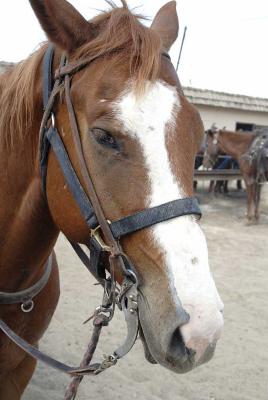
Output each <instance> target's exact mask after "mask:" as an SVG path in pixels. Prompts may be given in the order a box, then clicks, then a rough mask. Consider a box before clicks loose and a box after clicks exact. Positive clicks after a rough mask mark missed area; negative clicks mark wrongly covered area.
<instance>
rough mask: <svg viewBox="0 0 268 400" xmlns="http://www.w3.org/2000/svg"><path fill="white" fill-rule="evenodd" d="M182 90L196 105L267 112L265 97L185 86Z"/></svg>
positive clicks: (267, 104) (267, 103)
mask: <svg viewBox="0 0 268 400" xmlns="http://www.w3.org/2000/svg"><path fill="white" fill-rule="evenodd" d="M183 91H184V94H185V96H186V97H187V98H188V100H189V101H190V102H191V103H193V104H196V105H206V106H212V107H220V108H232V109H239V110H245V111H257V112H265V113H268V99H265V98H261V97H250V96H244V95H240V94H232V93H224V92H216V91H213V90H207V89H197V88H193V87H187V86H186V87H183Z"/></svg>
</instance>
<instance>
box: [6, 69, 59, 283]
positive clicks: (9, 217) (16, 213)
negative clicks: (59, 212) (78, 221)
mask: <svg viewBox="0 0 268 400" xmlns="http://www.w3.org/2000/svg"><path fill="white" fill-rule="evenodd" d="M37 73H38V76H37V77H36V78H37V85H36V90H37V92H36V93H35V97H36V103H35V111H34V113H33V121H34V123H33V124H29V126H28V127H27V128H26V131H25V132H24V137H23V140H21V139H20V138H18V139H17V140H13V141H12V146H8V145H7V143H6V141H5V140H4V132H0V166H1V168H0V187H1V195H0V196H1V198H0V202H1V208H0V226H1V231H0V269H1V279H0V288H1V289H0V290H4V291H14V290H18V289H19V288H21V287H23V288H25V287H27V286H30V285H31V284H32V282H34V281H36V278H38V277H39V276H40V274H41V273H42V271H43V264H44V263H45V261H46V260H47V258H48V257H49V255H50V253H51V252H52V249H53V246H54V244H55V241H56V239H57V236H58V229H57V228H56V226H55V225H54V223H53V221H52V218H51V215H50V212H49V209H48V205H47V203H46V200H45V199H44V196H43V194H42V190H41V180H40V173H39V162H38V158H39V156H38V133H39V126H40V123H41V118H42V89H41V84H40V82H41V67H40V68H39V71H38V72H37ZM38 82H39V84H38ZM6 84H7V85H8V84H9V82H8V75H7V76H6ZM1 85H3V80H1ZM0 109H1V98H0ZM30 125H31V126H30ZM5 134H6V132H5ZM7 134H9V132H8V133H7ZM10 134H11V132H10ZM12 134H13V135H14V132H12ZM10 276H12V279H10Z"/></svg>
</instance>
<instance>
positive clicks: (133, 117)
mask: <svg viewBox="0 0 268 400" xmlns="http://www.w3.org/2000/svg"><path fill="white" fill-rule="evenodd" d="M114 111H115V113H116V117H117V118H118V119H119V121H120V122H121V124H122V125H123V128H124V131H125V133H126V134H128V135H130V136H132V137H134V138H136V139H137V140H138V141H139V143H140V145H141V148H142V151H143V155H144V158H145V162H146V167H147V169H148V174H149V181H150V188H149V193H150V197H149V199H148V207H154V206H158V205H160V204H163V203H166V202H169V201H172V200H176V199H179V198H183V197H186V196H185V195H184V193H183V189H182V186H181V184H180V182H178V181H177V178H176V177H175V176H174V175H173V173H172V169H171V165H170V160H169V154H168V151H167V148H166V131H167V129H166V128H167V126H168V127H169V129H168V131H169V132H172V130H173V131H174V129H175V128H176V123H175V121H176V116H177V114H178V113H179V111H180V99H179V96H178V94H177V91H176V88H175V87H172V86H169V85H167V84H166V83H164V82H162V81H157V82H156V83H154V84H149V83H148V85H147V90H146V91H145V94H144V95H143V96H142V97H141V98H137V97H136V96H135V94H134V93H133V91H132V90H130V88H129V90H128V91H126V92H125V93H124V94H123V95H122V97H121V98H120V99H119V100H118V101H117V103H116V104H115V105H114ZM151 232H152V235H153V239H154V241H155V243H156V245H157V246H160V247H161V251H162V253H163V255H164V257H165V264H166V268H167V270H168V274H169V280H170V286H171V288H172V289H175V290H174V294H175V296H174V297H176V295H177V296H178V297H179V299H180V301H181V303H182V305H183V307H184V309H185V310H186V311H187V312H188V313H189V314H190V322H189V323H188V324H186V325H185V326H183V327H182V328H181V333H182V335H183V338H184V341H185V342H186V343H189V342H190V344H191V346H192V347H196V350H197V353H198V348H197V347H198V346H199V345H200V346H201V344H200V340H201V342H202V341H203V339H204V340H207V341H208V342H213V341H214V340H215V339H216V336H217V335H218V332H219V330H220V328H221V326H222V315H221V313H220V312H219V310H220V309H221V308H222V307H223V306H222V303H221V300H220V298H219V296H218V293H217V290H216V287H215V284H214V281H213V279H212V277H211V274H210V270H209V264H208V254H207V245H206V240H205V237H204V234H203V232H202V231H201V229H200V227H199V225H198V223H197V222H196V221H195V219H194V217H192V216H184V217H178V218H175V219H173V220H170V221H166V222H161V223H160V224H157V225H155V226H153V227H152V228H151ZM174 301H175V302H177V299H176V298H174ZM197 342H198V343H197ZM201 352H202V351H201V350H200V353H201ZM197 356H198V354H197Z"/></svg>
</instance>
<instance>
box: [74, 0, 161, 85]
mask: <svg viewBox="0 0 268 400" xmlns="http://www.w3.org/2000/svg"><path fill="white" fill-rule="evenodd" d="M106 3H108V4H109V5H110V6H111V10H110V11H108V12H102V13H101V14H100V15H98V16H97V17H95V18H93V19H92V20H91V21H90V23H91V24H92V25H93V27H94V31H95V35H96V36H95V38H94V39H93V40H92V41H90V42H89V43H86V44H85V45H84V46H82V47H80V48H79V49H78V51H77V52H76V54H75V59H81V58H85V57H89V58H90V57H92V58H95V57H109V61H110V62H113V63H122V62H124V63H126V62H128V65H129V72H130V74H131V76H133V77H134V78H135V79H134V85H135V87H136V89H137V92H139V91H143V89H144V87H145V85H144V84H145V82H146V81H148V80H149V81H154V80H155V79H156V77H157V75H158V73H159V69H160V60H161V39H160V37H159V35H158V33H156V32H155V31H153V30H152V29H149V28H147V27H145V26H144V25H143V24H142V23H141V20H144V19H145V18H144V17H143V16H141V15H139V14H134V13H132V12H131V11H130V10H129V8H128V6H127V3H126V1H125V0H121V3H122V7H120V8H119V7H117V6H116V5H115V4H114V3H113V2H112V1H110V0H106Z"/></svg>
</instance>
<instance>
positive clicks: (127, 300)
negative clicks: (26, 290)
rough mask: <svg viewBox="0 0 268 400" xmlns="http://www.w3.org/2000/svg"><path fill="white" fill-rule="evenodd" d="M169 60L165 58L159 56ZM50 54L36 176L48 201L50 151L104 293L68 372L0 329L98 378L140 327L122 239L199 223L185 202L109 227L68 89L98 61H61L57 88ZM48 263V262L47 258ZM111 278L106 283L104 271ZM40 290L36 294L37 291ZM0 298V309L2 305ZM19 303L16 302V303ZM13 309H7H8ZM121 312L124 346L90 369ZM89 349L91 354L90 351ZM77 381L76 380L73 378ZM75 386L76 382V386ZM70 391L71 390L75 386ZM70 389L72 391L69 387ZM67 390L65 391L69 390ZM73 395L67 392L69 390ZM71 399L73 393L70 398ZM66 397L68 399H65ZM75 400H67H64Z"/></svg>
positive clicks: (191, 203) (190, 201) (190, 202)
mask: <svg viewBox="0 0 268 400" xmlns="http://www.w3.org/2000/svg"><path fill="white" fill-rule="evenodd" d="M163 55H164V56H167V55H166V54H163ZM53 56H54V48H53V46H49V47H48V49H47V51H46V54H45V57H44V61H43V102H44V115H43V119H42V123H41V128H40V174H41V180H42V188H43V193H44V196H45V197H46V174H47V162H48V154H49V152H50V150H51V149H52V150H53V152H54V154H55V156H56V158H57V160H58V163H59V165H60V168H61V171H62V173H63V175H64V179H65V181H66V183H67V185H68V188H69V190H70V192H71V194H72V196H73V197H74V199H75V201H76V203H77V205H78V207H79V209H80V212H81V215H82V216H83V218H84V220H85V221H86V223H87V225H88V228H89V232H90V235H89V242H88V244H87V246H88V247H89V250H90V258H89V257H88V256H87V254H86V253H85V251H84V250H83V249H82V247H81V246H80V245H79V244H78V243H73V242H71V245H72V246H73V249H74V250H75V252H76V253H77V255H78V257H79V258H80V259H81V261H82V262H83V263H84V264H85V266H86V267H87V268H88V270H89V271H90V272H91V273H92V274H93V276H94V277H95V278H96V279H97V280H98V282H99V283H100V284H101V285H102V286H103V288H104V295H103V301H102V304H101V306H100V307H98V308H97V309H96V311H95V313H94V315H93V317H92V318H93V319H94V321H93V325H94V331H93V336H92V340H91V342H90V345H89V350H88V352H87V355H85V357H84V360H83V363H82V364H81V366H80V367H77V368H76V367H70V366H68V365H65V364H63V363H61V362H59V361H57V360H54V359H53V358H51V357H49V356H47V355H45V354H44V353H42V352H40V351H39V350H38V349H37V348H35V347H33V346H31V345H30V344H28V343H27V342H25V341H24V340H23V339H22V338H20V337H19V336H17V335H16V334H15V333H14V332H13V331H12V330H11V329H10V328H9V327H8V326H7V325H6V324H5V323H4V322H3V321H1V320H0V328H1V329H2V331H3V332H5V334H6V335H7V336H8V337H9V338H10V339H11V340H13V341H14V342H15V343H16V344H17V345H18V346H20V347H21V348H22V349H23V350H25V351H26V352H27V353H28V354H30V355H31V356H33V357H34V358H36V359H38V360H40V361H43V362H45V363H46V364H49V365H50V366H52V367H53V368H55V369H58V370H60V371H63V372H66V373H68V374H70V375H72V376H76V377H79V379H78V380H79V382H80V380H81V377H82V376H83V375H86V374H98V373H100V372H102V371H104V370H105V369H107V368H108V367H110V366H112V365H114V364H115V363H116V362H117V360H118V359H120V358H122V357H123V356H124V355H125V354H127V353H128V352H129V351H130V349H131V348H132V346H133V345H134V343H135V341H136V338H137V334H138V327H139V315H138V286H139V279H138V276H137V273H136V271H135V268H134V266H133V265H132V263H131V261H130V260H129V258H128V257H127V255H126V254H125V253H124V252H123V250H122V247H121V245H120V238H121V237H122V236H125V235H130V234H132V233H133V232H136V231H139V230H141V229H144V228H147V227H150V226H152V225H154V224H157V223H160V222H163V221H167V220H169V219H173V218H176V217H180V216H184V215H191V214H195V215H197V216H199V217H201V211H200V209H199V206H198V202H197V200H196V199H195V198H192V197H189V198H184V199H177V200H174V201H171V202H168V203H165V204H162V205H160V206H157V207H152V208H147V209H145V210H141V211H139V212H137V213H135V214H132V215H129V216H124V217H123V218H121V219H120V220H118V221H112V222H110V221H108V220H107V219H106V217H105V214H104V212H103V210H102V207H101V204H100V202H99V198H98V194H97V193H96V191H95V188H94V185H93V182H92V179H91V176H90V173H89V171H88V168H87V164H86V161H85V157H84V152H83V148H82V144H81V139H80V134H79V129H78V124H77V119H76V115H75V110H74V107H73V104H72V100H71V95H70V88H71V76H72V75H73V74H75V73H76V72H77V71H79V70H81V69H82V68H85V67H86V66H88V65H89V64H90V63H91V62H93V61H94V60H95V59H96V58H91V59H85V60H80V61H78V62H77V63H72V64H71V63H69V64H68V62H67V60H66V59H65V57H62V59H61V64H60V67H59V69H58V70H57V71H56V74H55V82H53V77H52V74H53V72H52V64H53ZM60 91H64V94H65V101H66V105H67V110H68V115H69V123H70V128H71V129H70V131H71V135H72V141H73V144H74V147H75V152H76V156H77V159H78V163H79V170H80V172H81V175H82V182H80V180H79V178H78V176H77V174H76V172H75V170H74V168H73V165H72V163H71V161H70V158H69V156H68V152H67V150H66V148H65V146H64V144H63V141H62V139H61V137H60V135H59V132H58V130H57V127H56V121H55V116H54V113H53V108H54V105H55V102H56V99H57V97H58V95H59V92H60ZM104 254H108V258H109V266H107V265H106V264H107V261H106V263H105V262H104V260H103V255H104ZM50 260H51V257H50ZM108 270H109V276H108V277H107V271H108ZM115 271H121V272H122V276H123V282H122V284H121V287H120V288H118V286H117V283H116V281H115V277H114V274H115ZM44 282H45V279H44V277H43V278H42V285H41V284H40V282H39V285H40V287H39V289H40V290H42V288H43V287H44V285H43V284H44ZM40 290H39V291H40ZM1 296H2V294H1V293H0V303H1ZM18 302H19V301H18ZM8 304H11V303H8ZM116 305H117V306H118V307H119V309H120V310H122V311H123V312H124V315H125V320H126V324H127V337H126V340H125V342H124V343H123V345H122V346H120V347H119V348H118V349H116V350H115V351H114V352H113V353H112V354H111V355H110V356H108V357H106V358H105V359H104V361H103V362H101V363H98V364H90V361H91V358H92V356H93V353H94V350H95V348H96V345H97V342H98V337H99V334H100V330H101V328H102V326H105V325H107V324H108V323H109V322H110V321H111V319H112V318H113V315H114V311H115V306H116ZM90 319H91V318H90ZM92 349H93V351H92ZM75 379H76V378H75ZM77 382H78V381H77ZM72 384H73V387H74V386H75V384H74V381H73V383H72ZM70 388H71V386H70ZM70 388H69V389H70ZM70 390H71V389H70ZM73 395H74V392H73ZM66 396H67V395H66ZM69 396H71V395H69ZM69 398H70V399H71V398H74V397H66V399H69Z"/></svg>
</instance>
